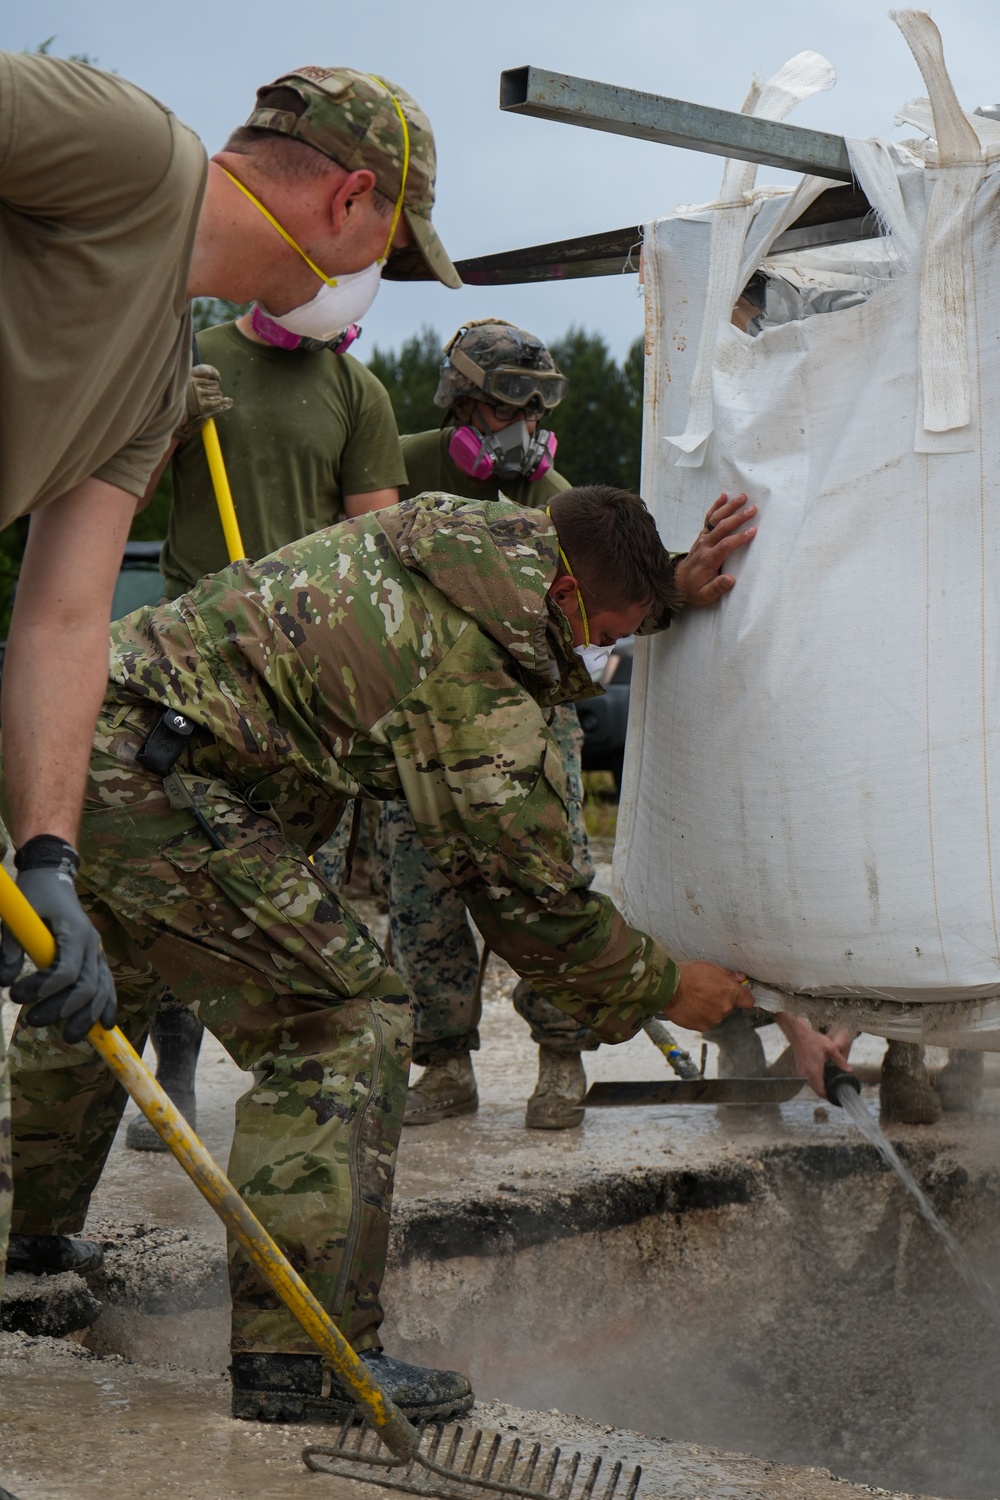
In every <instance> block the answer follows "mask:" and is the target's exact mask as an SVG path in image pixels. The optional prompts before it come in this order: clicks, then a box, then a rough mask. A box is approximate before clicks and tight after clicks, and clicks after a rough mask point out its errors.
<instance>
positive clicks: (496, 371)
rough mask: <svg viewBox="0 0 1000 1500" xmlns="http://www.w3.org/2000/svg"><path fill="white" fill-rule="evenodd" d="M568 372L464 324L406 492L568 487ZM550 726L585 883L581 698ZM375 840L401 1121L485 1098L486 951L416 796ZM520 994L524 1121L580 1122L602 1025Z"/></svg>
mask: <svg viewBox="0 0 1000 1500" xmlns="http://www.w3.org/2000/svg"><path fill="white" fill-rule="evenodd" d="M566 384H567V382H566V377H565V376H564V375H563V374H562V372H561V371H560V370H559V369H558V367H557V365H556V362H555V360H554V359H553V358H552V355H551V354H550V352H549V350H548V349H547V348H546V347H545V345H544V344H543V342H542V341H541V339H539V338H537V337H536V336H535V335H534V334H532V333H528V332H527V330H526V329H523V328H517V327H515V326H514V325H513V324H512V323H508V322H506V321H505V320H504V319H502V318H483V319H480V320H478V321H476V322H471V323H467V324H465V325H464V326H463V327H462V328H460V329H459V330H458V332H457V333H456V334H455V336H454V337H453V338H452V339H451V340H450V341H449V342H448V344H447V345H446V346H445V349H444V351H443V355H442V360H441V376H440V380H439V382H438V388H437V391H436V392H435V395H434V402H435V405H437V406H439V407H441V408H443V410H444V413H445V415H444V420H443V422H442V425H441V427H440V429H438V430H432V431H429V432H418V433H413V434H411V435H409V436H404V437H403V439H402V445H403V457H404V459H405V461H406V472H407V480H408V482H407V484H406V486H405V487H404V488H403V490H402V491H401V498H403V499H410V498H412V497H413V496H415V495H418V494H420V493H421V492H422V491H424V490H444V491H446V492H447V493H449V494H454V495H464V496H467V497H468V498H469V499H470V500H497V499H499V498H500V497H501V496H504V497H506V498H507V499H508V500H513V501H514V502H515V504H518V505H525V506H531V507H533V508H538V509H544V508H545V507H546V505H547V504H548V502H549V501H550V500H551V499H552V497H553V495H557V494H559V493H560V492H561V491H562V490H567V489H569V488H570V484H569V480H567V479H564V478H563V476H562V475H561V474H560V473H558V471H557V470H556V469H555V468H554V467H553V458H554V456H555V451H556V439H555V436H554V435H553V434H552V433H551V432H550V431H549V430H548V429H547V428H546V426H545V422H546V418H547V416H548V414H549V413H550V412H551V411H553V410H554V408H555V407H556V406H558V404H559V402H560V401H561V400H562V398H563V396H564V395H565V393H566ZM550 729H551V731H552V734H553V735H554V737H555V739H556V742H557V744H558V746H559V749H560V752H561V756H562V762H563V770H564V772H565V775H566V784H567V788H568V792H569V808H568V810H569V823H570V831H571V836H572V842H573V857H574V865H575V868H576V870H577V873H578V875H579V877H580V881H581V885H589V883H590V881H591V879H592V878H593V874H594V870H593V865H592V864H591V861H590V854H589V852H588V849H587V833H586V829H585V827H584V822H583V782H582V777H581V771H580V753H581V748H582V743H583V734H582V731H581V729H580V722H579V719H578V718H577V714H576V709H575V707H574V705H573V704H572V703H568V704H562V705H560V706H559V707H558V708H556V709H554V710H553V711H552V722H551V724H550ZM378 843H379V854H380V860H381V865H382V871H383V879H384V882H385V886H386V895H387V897H388V901H389V914H390V932H391V936H392V951H393V956H394V962H395V963H396V965H397V967H398V970H399V973H400V975H401V976H402V977H403V979H404V980H405V982H406V984H407V986H408V987H409V990H410V993H411V995H412V996H413V1001H414V1016H415V1020H414V1029H415V1035H414V1051H413V1060H414V1062H416V1063H419V1064H422V1065H423V1068H424V1071H423V1074H422V1075H421V1077H420V1078H419V1079H418V1080H417V1082H416V1083H415V1084H414V1085H413V1086H412V1087H411V1089H410V1091H409V1096H408V1099H407V1106H406V1116H405V1121H404V1123H405V1124H407V1125H423V1124H430V1123H431V1122H432V1121H435V1120H441V1119H445V1118H446V1117H448V1116H449V1115H458V1114H466V1113H470V1112H471V1111H473V1110H475V1109H476V1108H477V1106H478V1102H479V1099H478V1091H477V1088H476V1078H475V1074H474V1072H473V1068H472V1060H471V1058H470V1055H469V1054H470V1051H475V1050H477V1049H478V1047H479V1033H478V1029H477V1028H478V1023H479V1012H480V989H481V983H482V975H481V972H480V959H479V957H478V955H477V952H476V944H475V940H474V938H473V935H472V931H471V929H470V927H469V923H468V919H467V917H466V913H465V907H464V905H463V904H462V902H461V901H456V899H455V895H454V892H453V891H452V889H451V888H450V887H449V886H448V885H447V883H446V882H444V881H442V880H441V878H440V875H439V873H438V871H437V869H436V868H435V866H434V864H433V862H432V861H431V860H430V859H429V857H428V856H427V855H426V854H425V852H424V850H423V846H422V844H421V843H420V839H419V837H418V836H417V831H416V828H415V826H414V823H413V818H412V815H411V814H410V811H409V809H408V808H406V807H405V806H403V805H402V804H388V803H387V804H386V806H385V807H384V808H383V810H382V814H381V818H380V822H379V840H378ZM483 961H484V962H485V957H484V960H483ZM514 1004H515V1006H516V1008H517V1010H518V1012H519V1014H520V1015H521V1016H522V1017H523V1018H524V1020H526V1021H527V1022H528V1024H529V1025H530V1027H531V1034H532V1038H533V1039H534V1041H535V1042H537V1044H538V1047H539V1070H538V1084H537V1087H536V1088H535V1091H534V1093H533V1094H532V1096H531V1098H530V1099H529V1101H528V1107H527V1113H526V1116H525V1119H526V1123H527V1124H528V1125H529V1126H532V1127H537V1128H542V1129H559V1128H562V1127H565V1126H568V1125H575V1124H578V1123H579V1122H580V1120H581V1119H582V1117H583V1110H582V1108H581V1107H580V1100H581V1099H582V1098H583V1094H584V1091H585V1088H586V1077H585V1074H584V1071H583V1065H582V1063H581V1061H580V1053H581V1050H583V1049H585V1048H591V1047H596V1046H597V1045H598V1043H597V1040H596V1038H595V1037H594V1034H593V1032H592V1031H591V1030H590V1028H589V1027H587V1026H582V1025H580V1024H578V1023H577V1022H576V1021H575V1020H574V1019H573V1018H571V1017H569V1016H567V1015H565V1014H563V1013H562V1012H560V1011H557V1010H556V1009H555V1007H554V1006H552V1005H550V1004H549V1002H548V1001H547V1000H545V999H543V997H542V996H541V995H539V994H538V993H537V992H536V991H535V990H534V989H533V988H532V986H531V985H529V984H527V983H525V982H524V981H523V980H522V981H521V983H519V984H518V986H517V988H516V990H515V992H514Z"/></svg>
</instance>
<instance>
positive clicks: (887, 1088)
mask: <svg viewBox="0 0 1000 1500" xmlns="http://www.w3.org/2000/svg"><path fill="white" fill-rule="evenodd" d="M878 1100H879V1115H880V1118H881V1120H882V1123H883V1125H892V1124H897V1125H933V1124H934V1122H935V1121H936V1120H938V1119H940V1117H941V1100H940V1099H939V1098H938V1096H937V1094H936V1093H935V1091H934V1088H933V1086H932V1084H931V1081H930V1078H929V1076H928V1073H927V1068H926V1066H925V1065H924V1049H923V1046H922V1045H921V1043H920V1042H894V1041H890V1043H889V1045H888V1047H887V1048H886V1051H885V1056H884V1057H883V1059H882V1079H881V1082H880V1084H879V1090H878Z"/></svg>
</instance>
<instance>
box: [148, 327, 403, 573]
mask: <svg viewBox="0 0 1000 1500" xmlns="http://www.w3.org/2000/svg"><path fill="white" fill-rule="evenodd" d="M255 325H256V326H255ZM267 326H268V320H267V319H266V318H262V317H261V315H260V311H259V309H257V308H255V309H254V310H253V312H251V313H245V314H244V315H243V317H241V318H238V319H237V320H236V322H235V323H222V324H220V325H219V326H218V327H217V328H209V329H208V330H207V332H205V333H202V334H199V336H198V351H199V355H200V357H201V359H202V360H204V361H206V362H207V363H209V364H211V365H214V366H215V368H216V369H217V370H218V372H219V375H220V379H221V385H222V389H223V390H224V391H225V393H226V395H227V396H229V397H231V398H232V401H233V406H232V409H231V410H230V411H227V412H225V413H223V414H222V415H221V416H219V417H217V418H216V426H217V428H218V432H219V443H220V445H221V447H222V453H223V457H224V458H225V461H226V472H227V474H228V476H229V484H230V487H231V489H232V492H233V501H234V504H235V506H236V515H237V519H238V521H239V524H240V534H241V535H242V538H243V545H244V547H245V548H246V552H247V556H248V557H252V558H257V557H266V556H267V555H268V553H270V552H274V551H275V549H276V548H278V547H283V546H285V545H286V543H288V542H294V541H297V540H298V539H299V537H303V536H309V535H310V534H311V533H312V532H314V531H319V530H320V529H321V528H322V527H324V526H332V525H334V524H335V523H336V522H337V521H340V520H343V519H344V517H345V516H358V515H362V514H364V512H366V511H369V510H378V509H380V508H381V507H382V506H385V505H395V503H396V501H397V499H398V498H399V495H398V486H399V485H401V484H403V483H404V482H405V480H406V469H405V467H404V464H403V458H402V454H401V452H400V444H399V436H398V434H397V431H396V419H395V417H394V416H393V412H392V405H391V403H390V401H389V396H388V393H387V391H386V389H385V387H384V386H383V385H382V383H381V382H380V381H379V380H378V379H377V378H376V377H375V376H374V375H373V374H372V373H371V372H370V370H368V369H367V368H366V367H365V366H364V365H363V364H361V363H360V362H359V361H358V360H356V359H353V358H352V357H351V356H350V355H349V354H337V353H334V351H333V349H332V348H331V347H329V345H327V344H318V343H317V341H314V340H301V341H299V343H298V346H297V347H295V348H291V349H289V348H285V347H281V346H279V345H277V344H274V343H271V342H269V341H268V340H267V339H266V338H265V337H263V336H262V334H261V333H260V332H259V331H258V329H260V328H261V327H264V328H266V327H267ZM303 344H304V345H305V346H306V347H304V348H303ZM173 486H174V499H173V506H172V508H171V512H170V526H169V530H168V532H167V541H166V545H165V546H164V549H163V556H162V559H161V568H162V571H163V575H164V579H165V581H166V592H167V596H168V597H169V598H171V599H175V598H176V597H177V595H178V594H182V593H185V592H186V591H187V590H188V589H189V588H190V587H191V586H192V584H194V583H196V582H197V581H198V579H199V578H203V577H204V576H205V574H206V573H215V572H217V571H218V569H219V568H224V567H225V566H226V564H227V563H228V562H229V557H228V554H227V552H226V544H225V540H224V538H223V535H222V526H221V523H220V522H219V520H218V514H217V511H216V506H215V494H214V491H213V489H212V480H211V477H210V475H209V472H208V464H207V462H206V460H205V446H204V443H203V442H202V439H201V433H200V432H196V433H194V434H193V436H192V437H190V438H189V439H188V440H187V442H185V443H182V444H181V445H180V446H179V447H178V448H177V450H176V451H175V453H174V456H173Z"/></svg>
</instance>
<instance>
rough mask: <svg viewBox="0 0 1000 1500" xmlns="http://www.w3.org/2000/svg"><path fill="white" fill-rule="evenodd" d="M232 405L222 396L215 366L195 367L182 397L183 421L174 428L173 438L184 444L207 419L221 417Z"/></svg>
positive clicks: (230, 401)
mask: <svg viewBox="0 0 1000 1500" xmlns="http://www.w3.org/2000/svg"><path fill="white" fill-rule="evenodd" d="M232 404H233V403H232V400H231V398H230V397H229V396H224V395H223V394H222V376H221V375H220V374H219V372H218V370H217V369H216V368H215V366H214V365H195V367H194V369H193V370H192V371H191V374H190V375H189V376H188V383H187V391H186V392H185V395H184V419H183V421H182V422H181V423H180V425H179V426H178V427H175V428H174V437H175V438H176V439H177V441H178V442H179V443H186V442H187V440H188V438H189V437H193V436H194V434H195V433H196V432H197V431H198V430H199V428H200V427H201V426H202V424H203V423H205V422H207V421H208V419H209V417H218V416H221V414H222V413H223V412H224V411H228V410H229V408H230V407H231V406H232Z"/></svg>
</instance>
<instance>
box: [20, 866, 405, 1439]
mask: <svg viewBox="0 0 1000 1500" xmlns="http://www.w3.org/2000/svg"><path fill="white" fill-rule="evenodd" d="M0 917H2V918H3V921H4V922H5V923H6V925H7V926H8V927H9V928H10V930H11V932H12V933H13V934H14V936H15V937H16V938H17V940H18V942H19V943H20V944H21V946H22V948H23V949H24V951H25V953H27V955H28V957H29V958H30V959H31V961H32V962H33V963H34V964H35V965H36V966H37V967H38V968H40V969H47V968H48V967H49V965H50V964H51V963H53V962H54V960H55V956H56V945H55V939H54V938H53V936H52V934H51V932H50V931H49V929H48V928H47V927H46V925H45V923H44V922H43V921H42V919H41V918H40V917H39V916H38V914H37V912H35V911H34V910H33V908H32V907H31V906H30V905H29V903H28V901H27V900H26V899H25V897H24V896H23V895H22V894H21V892H20V891H19V890H18V888H17V886H16V885H15V884H14V881H13V880H12V879H11V877H10V876H9V875H8V874H7V871H6V870H5V869H3V867H2V866H0ZM87 1040H88V1041H89V1042H90V1043H91V1045H92V1046H93V1047H94V1048H95V1049H96V1050H97V1051H98V1052H99V1053H100V1054H101V1056H102V1057H103V1059H104V1061H105V1062H106V1063H107V1065H108V1067H109V1068H110V1069H111V1071H112V1073H114V1075H115V1077H116V1078H117V1079H118V1082H119V1083H120V1084H122V1085H123V1087H124V1088H125V1089H127V1090H128V1093H129V1094H130V1095H131V1097H132V1099H134V1101H135V1103H136V1104H137V1105H138V1106H139V1108H140V1109H141V1110H142V1112H143V1114H144V1115H145V1116H146V1119H147V1120H148V1121H149V1123H150V1125H152V1127H153V1129H154V1130H155V1131H156V1133H157V1135H158V1136H159V1137H160V1139H161V1140H162V1141H163V1142H164V1143H165V1144H166V1146H167V1147H168V1148H169V1149H170V1150H171V1151H172V1152H173V1154H174V1156H176V1158H177V1160H178V1161H179V1162H180V1164H181V1166H182V1167H183V1168H184V1170H185V1172H186V1173H187V1174H188V1176H189V1177H190V1178H191V1181H192V1182H193V1183H194V1185H195V1187H196V1188H197V1189H198V1191H199V1192H200V1193H201V1194H202V1195H203V1197H205V1198H207V1200H208V1202H209V1203H210V1204H211V1205H212V1207H213V1208H214V1209H215V1211H216V1213H217V1214H218V1215H219V1217H220V1218H221V1219H222V1221H223V1223H224V1224H225V1225H226V1227H227V1229H229V1230H231V1231H232V1233H233V1234H234V1235H235V1236H236V1238H237V1239H238V1240H239V1242H240V1244H241V1245H242V1246H243V1248H244V1250H245V1251H246V1253H247V1255H249V1257H250V1259H251V1260H252V1261H253V1263H254V1265H255V1266H256V1267H257V1269H258V1271H259V1272H260V1273H261V1275H262V1276H263V1277H264V1280H265V1281H266V1282H267V1284H268V1285H269V1286H270V1287H272V1288H273V1290H274V1291H275V1292H276V1293H277V1294H278V1296H279V1297H280V1298H281V1300H282V1302H283V1303H284V1304H285V1306H286V1307H287V1308H288V1310H289V1312H291V1313H292V1315H293V1316H294V1317H295V1318H297V1319H298V1321H299V1323H301V1325H302V1327H303V1328H304V1329H305V1331H306V1333H308V1335H309V1337H310V1338H311V1339H312V1340H313V1341H314V1342H315V1344H316V1345H317V1346H318V1348H319V1349H320V1350H321V1351H322V1352H323V1354H324V1355H325V1356H326V1358H327V1359H328V1360H329V1361H330V1363H331V1365H332V1366H333V1368H334V1369H335V1370H336V1372H337V1375H338V1376H339V1377H340V1378H341V1380H343V1382H344V1384H345V1385H346V1386H348V1387H349V1388H350V1390H351V1391H352V1392H353V1394H354V1397H355V1399H356V1400H357V1403H358V1405H359V1406H361V1407H363V1409H364V1411H365V1413H366V1414H367V1416H368V1417H369V1419H370V1420H371V1422H372V1424H373V1425H374V1426H375V1427H377V1428H378V1431H379V1434H380V1436H381V1437H382V1440H383V1442H384V1443H385V1444H386V1446H387V1447H388V1448H390V1449H391V1450H392V1452H393V1453H395V1454H396V1455H397V1456H398V1457H400V1458H411V1457H412V1456H413V1454H414V1453H415V1452H416V1451H417V1448H418V1446H419V1444H420V1434H419V1433H418V1432H417V1429H416V1428H415V1427H414V1426H413V1425H412V1423H411V1422H409V1421H407V1419H406V1417H404V1416H403V1414H402V1412H401V1411H400V1410H399V1409H398V1407H397V1406H396V1405H395V1404H394V1403H393V1402H392V1401H391V1400H390V1399H389V1397H388V1396H387V1395H386V1394H385V1392H384V1391H383V1390H382V1388H381V1386H380V1385H379V1384H378V1381H376V1380H373V1379H372V1377H371V1375H370V1374H369V1372H368V1369H367V1368H366V1366H365V1365H364V1364H363V1363H362V1362H361V1360H360V1359H359V1358H358V1356H357V1355H356V1354H355V1352H354V1350H353V1349H352V1348H351V1346H350V1344H349V1343H348V1342H347V1340H346V1339H345V1338H344V1335H343V1334H342V1333H341V1332H340V1330H339V1329H338V1328H336V1327H335V1326H334V1325H333V1323H332V1322H331V1321H330V1319H329V1317H328V1316H327V1314H326V1312H325V1311H324V1309H323V1307H322V1306H321V1305H320V1303H319V1302H317V1300H316V1298H315V1297H314V1296H313V1294H312V1292H311V1291H310V1290H309V1288H308V1287H307V1286H306V1284H305V1282H304V1281H303V1280H302V1278H301V1276H299V1274H298V1273H297V1272H296V1271H295V1270H293V1268H292V1267H291V1266H290V1265H289V1263H288V1261H287V1260H286V1259H285V1257H284V1255H283V1254H282V1253H281V1251H280V1249H279V1248H278V1246H277V1245H276V1244H275V1242H274V1240H273V1239H272V1238H271V1236H270V1235H269V1234H268V1232H267V1230H266V1229H265V1228H264V1226H263V1224H261V1223H260V1221H259V1220H258V1219H257V1218H256V1217H255V1215H254V1214H252V1213H251V1212H250V1209H249V1208H248V1207H247V1205H246V1204H245V1203H244V1202H243V1199H242V1198H241V1197H240V1195H239V1193H238V1192H237V1191H236V1189H235V1188H234V1187H233V1185H232V1183H231V1182H230V1181H229V1179H228V1177H227V1176H226V1175H225V1173H224V1172H222V1171H220V1169H219V1167H218V1166H217V1165H216V1164H215V1162H214V1161H213V1159H212V1157H211V1155H210V1154H209V1152H208V1151H206V1149H205V1147H204V1146H203V1145H202V1143H201V1141H200V1140H199V1139H198V1137H197V1136H196V1135H195V1133H194V1131H193V1130H192V1129H191V1127H190V1125H189V1124H188V1123H187V1121H186V1120H185V1119H184V1116H183V1115H182V1114H181V1113H180V1111H179V1110H178V1109H176V1108H175V1106H174V1105H173V1104H172V1103H171V1101H170V1099H169V1097H168V1096H167V1095H166V1094H165V1093H164V1091H163V1089H161V1087H160V1085H159V1084H158V1083H157V1081H156V1079H155V1078H154V1077H153V1075H152V1073H151V1072H150V1071H149V1069H148V1068H147V1067H146V1065H145V1063H144V1062H143V1061H142V1059H141V1058H140V1057H139V1055H138V1053H137V1052H136V1050H135V1048H134V1047H133V1046H132V1044H131V1043H130V1042H129V1040H128V1038H127V1037H126V1036H125V1034H124V1032H122V1031H121V1030H120V1029H119V1028H118V1027H117V1026H114V1027H112V1029H111V1030H110V1031H105V1029H104V1027H103V1026H101V1025H100V1023H98V1024H96V1025H94V1026H92V1027H91V1028H90V1030H89V1031H88V1032H87Z"/></svg>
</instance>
